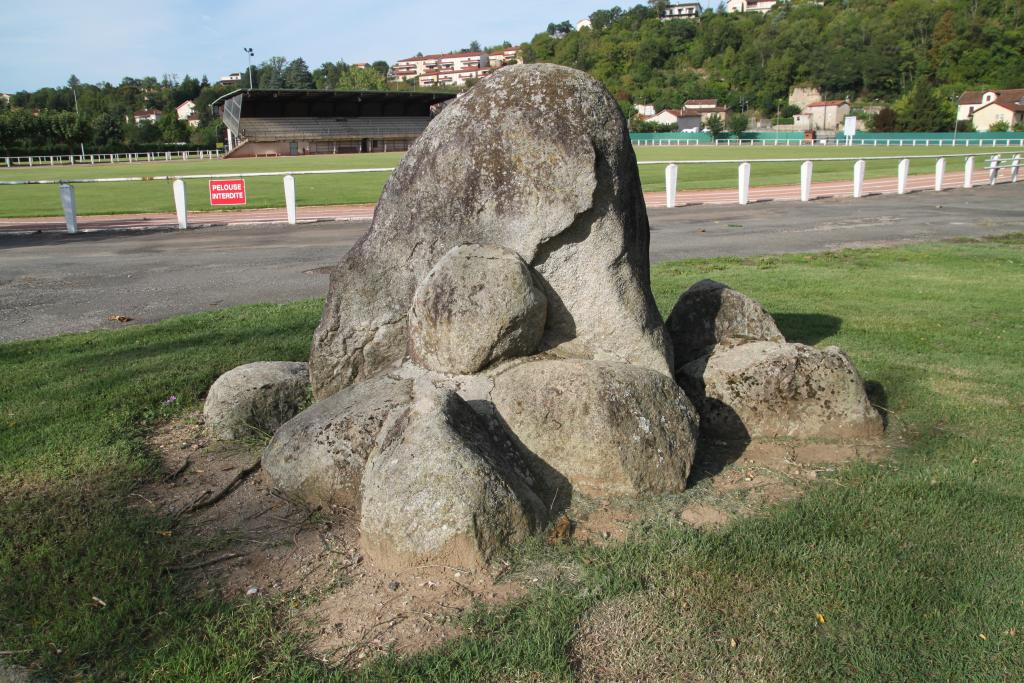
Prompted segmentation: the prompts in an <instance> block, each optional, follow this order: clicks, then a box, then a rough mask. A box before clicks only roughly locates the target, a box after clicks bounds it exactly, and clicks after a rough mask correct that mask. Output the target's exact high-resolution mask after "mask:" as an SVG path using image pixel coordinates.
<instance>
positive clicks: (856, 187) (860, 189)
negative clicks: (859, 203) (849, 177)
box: [853, 159, 868, 199]
mask: <svg viewBox="0 0 1024 683" xmlns="http://www.w3.org/2000/svg"><path fill="white" fill-rule="evenodd" d="M867 165H868V162H866V161H864V160H863V159H861V160H860V161H855V162H854V164H853V198H854V199H860V198H861V197H863V196H864V168H865V167H866V166H867Z"/></svg>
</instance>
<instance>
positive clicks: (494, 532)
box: [360, 380, 545, 568]
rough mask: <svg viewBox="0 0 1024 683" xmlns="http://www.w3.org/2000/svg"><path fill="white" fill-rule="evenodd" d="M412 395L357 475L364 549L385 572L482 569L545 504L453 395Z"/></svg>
mask: <svg viewBox="0 0 1024 683" xmlns="http://www.w3.org/2000/svg"><path fill="white" fill-rule="evenodd" d="M414 394H415V395H414V399H413V402H412V404H411V405H410V406H409V407H408V408H407V410H405V411H404V413H403V414H402V416H401V417H400V419H398V420H397V421H396V422H395V423H394V425H392V426H391V427H390V429H389V430H388V433H387V434H385V435H383V437H382V443H381V447H380V449H378V450H377V451H375V452H374V453H373V454H372V455H371V457H370V460H369V461H368V462H367V465H366V470H365V472H364V473H363V479H362V505H361V521H360V534H361V540H362V545H363V548H364V550H365V551H366V553H367V554H368V555H369V556H370V557H371V558H372V559H373V560H374V561H375V562H376V563H377V564H378V565H380V566H383V567H401V566H408V565H417V564H426V563H430V562H434V563H443V564H449V565H456V566H463V567H469V568H473V567H479V566H481V565H483V564H486V563H487V562H488V561H489V560H490V559H491V558H492V557H493V556H494V554H495V553H497V552H499V551H501V550H502V549H504V548H505V547H507V546H509V545H511V544H513V543H516V542H519V541H523V540H525V539H526V537H527V536H528V535H529V534H530V533H531V532H532V531H534V530H536V529H538V528H539V527H541V526H542V525H543V524H544V522H545V519H544V517H545V510H544V506H543V505H542V504H541V502H540V500H539V499H538V498H537V496H536V495H535V494H534V493H533V492H532V491H531V490H530V489H529V487H528V486H527V485H526V484H525V482H523V481H522V480H521V479H520V478H519V477H518V475H516V474H515V472H514V471H513V470H512V468H511V467H510V466H509V464H508V463H507V462H506V461H505V460H504V459H503V457H502V448H501V446H500V445H499V444H497V443H496V442H495V441H494V439H493V438H492V436H491V434H490V433H489V432H488V429H487V427H486V425H484V423H483V421H482V420H481V418H480V417H479V416H478V415H477V414H476V413H475V412H474V411H473V409H472V408H470V407H469V405H468V404H467V403H466V402H465V401H463V400H462V399H461V398H459V396H458V394H456V393H455V392H453V391H449V390H446V389H439V388H437V387H434V386H433V385H432V384H430V383H429V382H428V381H422V380H421V381H418V382H417V383H416V384H415V386H414Z"/></svg>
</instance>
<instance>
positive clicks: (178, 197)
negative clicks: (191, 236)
mask: <svg viewBox="0 0 1024 683" xmlns="http://www.w3.org/2000/svg"><path fill="white" fill-rule="evenodd" d="M171 187H172V188H173V190H174V212H175V213H176V214H178V227H179V228H180V229H181V230H184V229H186V228H187V227H188V205H187V203H186V201H185V181H184V180H182V179H181V178H177V179H176V180H175V181H174V182H173V183H172V184H171Z"/></svg>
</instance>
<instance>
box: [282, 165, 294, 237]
mask: <svg viewBox="0 0 1024 683" xmlns="http://www.w3.org/2000/svg"><path fill="white" fill-rule="evenodd" d="M284 206H285V210H286V211H287V213H288V225H295V178H294V177H292V176H290V175H286V176H285V177H284Z"/></svg>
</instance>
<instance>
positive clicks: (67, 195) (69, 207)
mask: <svg viewBox="0 0 1024 683" xmlns="http://www.w3.org/2000/svg"><path fill="white" fill-rule="evenodd" d="M60 205H61V206H62V207H63V208H64V223H65V224H66V225H67V226H68V233H69V234H71V235H74V234H75V233H76V232H78V216H77V215H76V213H75V188H74V186H73V185H70V184H68V183H61V184H60Z"/></svg>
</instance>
